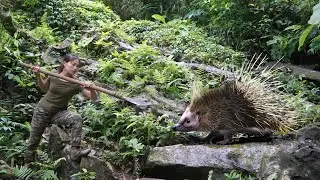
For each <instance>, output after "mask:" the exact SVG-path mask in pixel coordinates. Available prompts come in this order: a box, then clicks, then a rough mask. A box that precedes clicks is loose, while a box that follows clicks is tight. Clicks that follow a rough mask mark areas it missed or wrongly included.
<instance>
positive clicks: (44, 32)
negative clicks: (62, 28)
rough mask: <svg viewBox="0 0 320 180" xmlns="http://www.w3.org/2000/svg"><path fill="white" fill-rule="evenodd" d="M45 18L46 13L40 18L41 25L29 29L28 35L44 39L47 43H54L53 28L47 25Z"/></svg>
mask: <svg viewBox="0 0 320 180" xmlns="http://www.w3.org/2000/svg"><path fill="white" fill-rule="evenodd" d="M46 19H47V13H44V14H43V16H42V18H41V26H38V27H36V28H35V29H33V30H32V31H30V35H31V36H32V37H34V38H38V39H45V40H46V41H47V42H48V43H49V44H54V43H55V37H54V36H53V29H51V28H50V27H48V25H47V23H46Z"/></svg>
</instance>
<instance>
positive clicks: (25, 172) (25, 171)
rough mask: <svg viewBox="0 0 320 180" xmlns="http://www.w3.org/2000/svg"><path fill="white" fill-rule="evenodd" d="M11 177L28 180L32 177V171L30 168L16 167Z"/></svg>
mask: <svg viewBox="0 0 320 180" xmlns="http://www.w3.org/2000/svg"><path fill="white" fill-rule="evenodd" d="M13 175H14V176H16V177H18V178H19V179H29V178H30V177H31V176H32V175H33V171H32V169H30V168H27V167H24V166H20V167H19V166H17V165H16V167H15V168H14V169H13Z"/></svg>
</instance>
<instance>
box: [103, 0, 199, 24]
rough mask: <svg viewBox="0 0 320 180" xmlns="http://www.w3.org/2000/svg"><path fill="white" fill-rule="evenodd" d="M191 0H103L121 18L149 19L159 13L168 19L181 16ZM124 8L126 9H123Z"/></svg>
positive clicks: (186, 10)
mask: <svg viewBox="0 0 320 180" xmlns="http://www.w3.org/2000/svg"><path fill="white" fill-rule="evenodd" d="M192 1H193V0H176V1H171V0H161V1H156V0H104V2H105V4H107V5H108V6H110V7H111V8H112V9H113V10H114V11H115V12H116V13H117V14H119V15H120V17H121V19H123V20H129V19H131V18H133V19H151V16H152V15H154V14H161V15H164V16H166V17H168V18H170V19H173V18H178V17H181V15H182V14H186V13H187V12H188V10H189V7H188V5H189V4H190V2H192ZM123 9H126V11H123Z"/></svg>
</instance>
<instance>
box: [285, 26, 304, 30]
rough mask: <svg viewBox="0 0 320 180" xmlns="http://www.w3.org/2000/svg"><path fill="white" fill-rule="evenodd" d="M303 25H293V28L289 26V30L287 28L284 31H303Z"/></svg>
mask: <svg viewBox="0 0 320 180" xmlns="http://www.w3.org/2000/svg"><path fill="white" fill-rule="evenodd" d="M301 27H302V26H301V25H292V26H288V27H287V28H285V29H284V30H285V31H286V30H294V31H295V30H299V29H301Z"/></svg>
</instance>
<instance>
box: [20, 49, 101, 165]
mask: <svg viewBox="0 0 320 180" xmlns="http://www.w3.org/2000/svg"><path fill="white" fill-rule="evenodd" d="M78 66H79V58H78V57H77V56H75V55H70V54H68V55H66V56H65V57H64V59H63V63H62V64H61V65H60V67H59V70H58V73H59V74H60V75H63V76H67V77H70V78H76V77H75V75H76V73H77V71H78ZM32 70H33V72H35V73H36V77H37V83H38V86H39V87H40V89H41V91H43V92H46V94H45V95H44V96H43V97H42V98H41V99H40V101H39V103H38V105H37V107H36V108H35V110H34V114H33V117H32V121H31V130H30V138H29V142H28V144H27V152H26V154H25V164H26V166H28V164H29V163H30V162H32V161H34V156H35V151H36V149H37V147H38V145H39V142H40V140H41V137H42V134H43V132H44V130H45V128H46V127H48V125H50V124H59V125H64V126H68V127H69V128H71V138H70V145H71V147H70V148H69V149H68V151H69V152H70V157H71V159H72V160H74V161H76V160H79V159H81V157H82V156H85V155H88V154H89V153H90V150H89V149H87V150H81V149H80V144H81V134H82V118H81V116H80V115H79V114H76V113H74V112H70V111H68V110H67V108H68V104H69V101H70V100H71V98H72V97H73V96H74V95H75V94H78V93H80V92H82V94H83V96H84V97H86V98H87V99H91V100H96V99H97V94H96V92H95V90H93V89H91V88H90V84H88V83H84V85H82V86H81V85H79V84H75V83H71V82H68V81H65V80H63V79H60V78H56V77H52V76H49V77H48V78H46V79H45V80H43V79H42V78H41V76H40V73H39V67H33V68H32Z"/></svg>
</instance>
